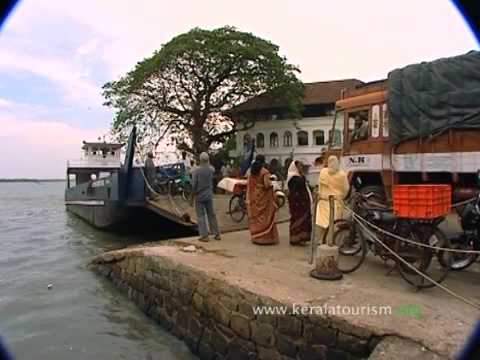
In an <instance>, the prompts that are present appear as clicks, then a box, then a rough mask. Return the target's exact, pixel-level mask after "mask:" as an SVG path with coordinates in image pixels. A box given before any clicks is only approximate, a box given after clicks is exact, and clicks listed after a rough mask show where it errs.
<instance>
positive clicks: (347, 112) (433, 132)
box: [324, 51, 480, 202]
mask: <svg viewBox="0 0 480 360" xmlns="http://www.w3.org/2000/svg"><path fill="white" fill-rule="evenodd" d="M329 138H330V142H329V145H328V150H327V152H326V154H325V155H326V156H325V157H324V160H325V161H326V159H327V158H328V156H329V155H336V156H338V157H339V158H340V160H341V161H340V162H341V165H342V168H343V169H344V170H345V171H347V173H348V177H349V181H350V182H351V184H352V185H354V184H355V187H356V188H357V189H359V190H360V191H362V192H369V193H372V194H374V195H375V197H376V198H377V200H382V201H385V202H390V201H391V200H392V189H393V187H395V185H398V184H450V185H451V189H452V201H460V200H463V199H467V198H470V197H472V196H474V194H475V192H476V189H477V188H478V187H477V185H476V174H477V171H478V169H480V52H478V51H470V52H468V53H466V54H463V55H460V56H455V57H450V58H442V59H438V60H435V61H431V62H422V63H419V64H413V65H408V66H406V67H403V68H400V69H396V70H393V71H391V72H390V73H389V74H388V77H387V79H385V80H380V81H375V82H371V83H366V84H362V85H359V86H357V87H356V88H354V89H350V90H345V91H342V95H341V98H340V100H338V101H337V102H336V104H335V119H334V122H333V128H332V130H331V132H330V136H329Z"/></svg>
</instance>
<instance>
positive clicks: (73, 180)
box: [68, 174, 77, 188]
mask: <svg viewBox="0 0 480 360" xmlns="http://www.w3.org/2000/svg"><path fill="white" fill-rule="evenodd" d="M74 186H77V174H68V187H69V188H71V187H74Z"/></svg>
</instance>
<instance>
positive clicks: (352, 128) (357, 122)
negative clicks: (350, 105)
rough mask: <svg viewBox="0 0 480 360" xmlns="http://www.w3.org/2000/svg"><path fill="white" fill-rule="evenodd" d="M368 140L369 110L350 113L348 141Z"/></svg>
mask: <svg viewBox="0 0 480 360" xmlns="http://www.w3.org/2000/svg"><path fill="white" fill-rule="evenodd" d="M367 138H368V110H366V109H365V110H357V111H351V112H349V113H348V139H349V141H350V142H354V141H359V140H366V139H367Z"/></svg>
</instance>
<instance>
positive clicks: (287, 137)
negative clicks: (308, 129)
mask: <svg viewBox="0 0 480 360" xmlns="http://www.w3.org/2000/svg"><path fill="white" fill-rule="evenodd" d="M292 145H293V144H292V133H291V132H290V131H285V134H283V146H286V147H290V146H292Z"/></svg>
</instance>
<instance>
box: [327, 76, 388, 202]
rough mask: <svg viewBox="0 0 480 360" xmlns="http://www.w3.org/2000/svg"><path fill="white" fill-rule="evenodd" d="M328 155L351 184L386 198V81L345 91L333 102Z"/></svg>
mask: <svg viewBox="0 0 480 360" xmlns="http://www.w3.org/2000/svg"><path fill="white" fill-rule="evenodd" d="M335 108H336V109H335V110H336V111H335V120H334V123H333V129H332V130H331V134H334V136H333V137H331V139H332V141H330V143H329V147H328V151H327V153H328V155H336V156H338V158H339V159H340V162H341V165H342V168H343V169H344V170H345V171H346V172H347V173H348V176H349V179H350V181H351V182H354V181H356V182H359V183H361V184H362V186H368V187H369V188H370V190H372V189H374V190H375V191H377V192H378V193H379V196H381V197H387V199H388V198H389V195H390V192H391V191H390V188H391V185H392V169H391V161H390V160H391V149H392V146H391V143H390V141H389V123H388V121H389V117H388V109H387V89H386V84H385V81H384V80H382V81H377V82H374V83H368V84H364V85H361V86H359V87H357V88H356V89H352V90H349V91H344V92H343V93H342V96H341V99H340V100H338V101H337V102H336V106H335Z"/></svg>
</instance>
